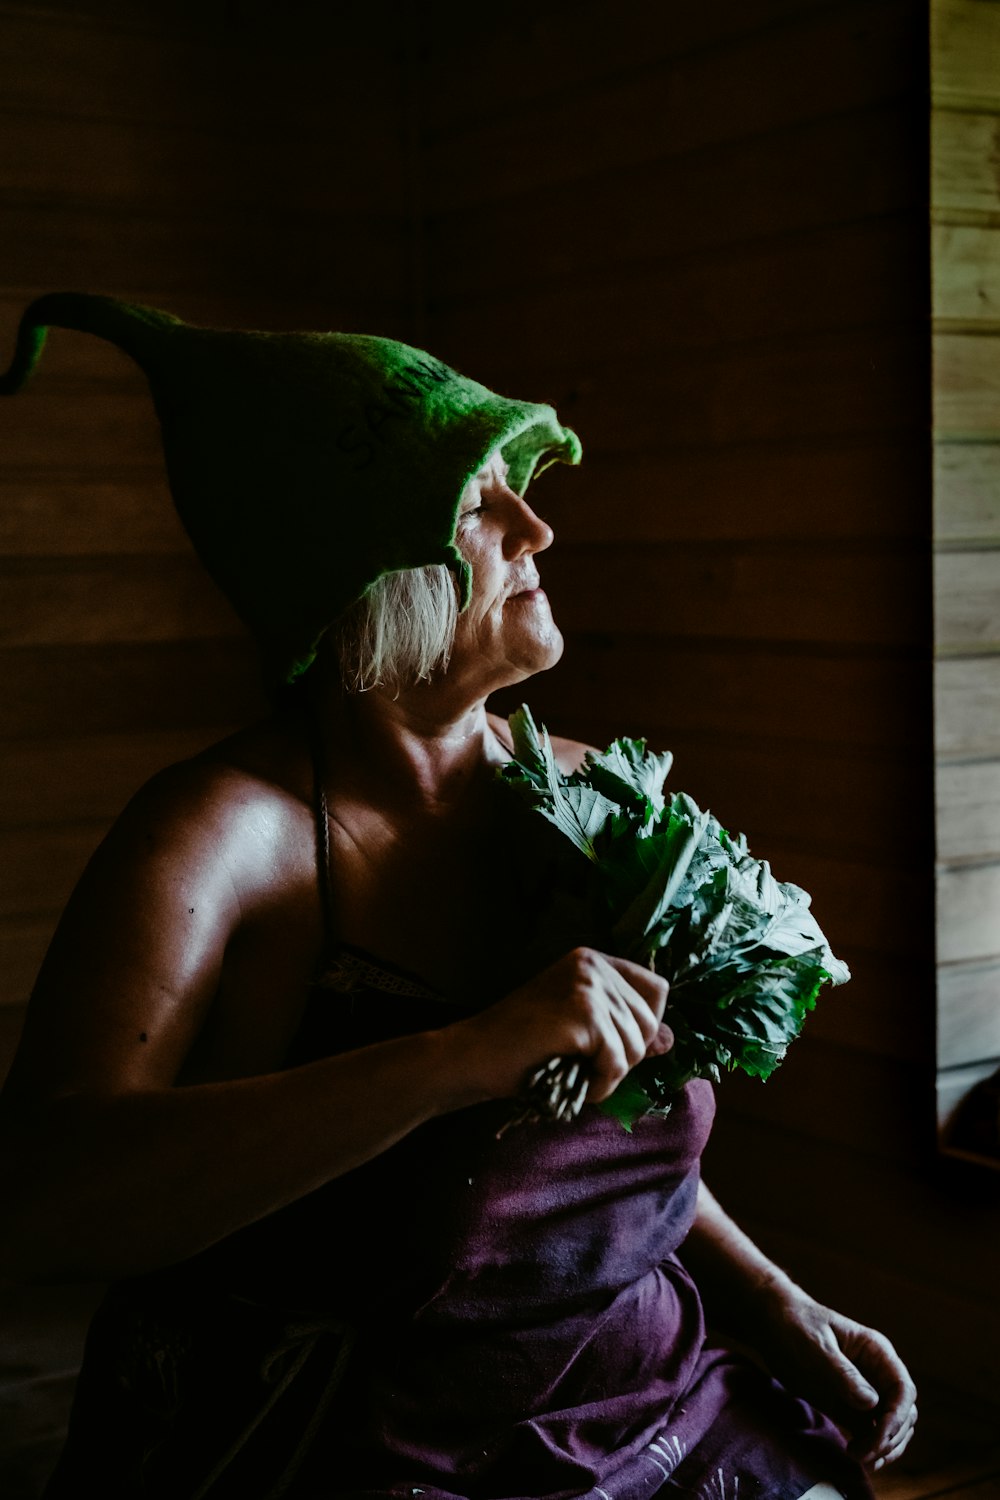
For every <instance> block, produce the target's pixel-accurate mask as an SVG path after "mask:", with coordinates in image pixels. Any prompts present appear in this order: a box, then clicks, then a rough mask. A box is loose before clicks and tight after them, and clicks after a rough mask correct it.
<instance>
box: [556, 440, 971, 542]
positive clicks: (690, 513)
mask: <svg viewBox="0 0 1000 1500" xmlns="http://www.w3.org/2000/svg"><path fill="white" fill-rule="evenodd" d="M928 447H929V444H928V442H926V441H919V442H914V441H913V439H912V437H907V438H901V439H893V438H891V437H888V438H884V439H880V440H872V439H862V440H860V441H859V440H853V441H852V440H851V439H829V440H820V441H816V442H810V441H809V440H808V439H794V440H791V441H788V442H785V443H744V444H736V443H730V444H727V445H726V446H725V447H720V446H718V445H711V444H709V445H706V446H704V447H702V448H695V447H691V448H687V449H684V450H683V451H681V450H678V449H677V448H672V449H671V450H670V451H669V452H667V451H665V450H662V449H657V448H654V449H652V450H650V451H648V452H647V451H646V450H644V449H641V448H639V449H637V450H634V451H632V452H628V453H615V454H602V453H594V452H592V451H591V449H590V447H589V445H588V447H587V449H586V452H585V455H584V462H583V463H582V465H581V466H580V468H579V469H573V470H569V469H565V468H563V467H562V466H555V467H553V468H552V469H550V470H548V471H547V472H546V473H545V475H544V476H543V477H542V479H541V480H540V481H539V482H537V483H536V484H535V485H534V486H533V487H532V489H531V491H530V499H531V503H532V505H533V506H534V507H535V508H536V509H537V510H539V511H540V512H541V514H542V515H543V516H545V518H546V520H548V521H549V522H550V524H551V525H552V526H553V527H554V528H555V534H556V548H555V550H554V551H553V552H552V554H551V556H552V557H553V558H555V557H557V556H558V552H559V549H560V548H561V547H562V545H563V543H564V542H587V543H615V542H618V541H620V539H621V535H622V532H623V530H626V529H627V532H628V535H629V537H630V538H631V540H632V541H633V542H637V543H638V542H652V543H670V542H675V541H704V542H707V541H729V542H736V541H742V542H756V541H760V540H780V541H787V540H789V539H790V538H794V537H797V536H805V535H808V537H809V539H810V542H811V545H812V546H814V547H818V546H822V545H825V544H826V543H827V542H828V541H842V540H847V539H850V540H853V541H855V542H856V541H859V540H863V539H865V538H876V537H881V538H885V537H891V538H893V539H900V540H902V541H904V542H906V541H909V542H924V543H926V536H927V509H926V505H925V504H924V503H923V497H924V495H925V492H926V488H927V462H928ZM944 451H947V450H944ZM952 451H954V450H952ZM963 451H964V450H963ZM991 480H992V475H991V474H990V473H984V474H982V475H980V474H979V473H978V472H976V473H972V472H967V471H966V470H964V469H963V470H962V472H961V474H958V473H956V474H955V475H954V477H953V478H952V479H951V481H950V482H952V483H953V484H954V485H955V487H956V488H958V487H959V486H961V488H962V492H963V493H964V494H966V495H967V499H966V501H965V515H966V520H965V523H964V524H965V525H966V526H967V527H970V528H971V527H972V526H978V527H981V528H982V527H985V526H986V524H987V518H988V517H990V516H992V515H993V513H994V511H995V513H996V515H997V518H998V525H997V534H998V537H1000V474H998V475H997V483H996V487H995V488H994V486H993V484H992V483H991ZM547 564H548V559H547V558H545V559H543V560H542V566H543V567H544V566H547Z"/></svg>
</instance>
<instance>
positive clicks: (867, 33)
mask: <svg viewBox="0 0 1000 1500" xmlns="http://www.w3.org/2000/svg"><path fill="white" fill-rule="evenodd" d="M848 17H849V19H848ZM921 45H922V36H921V27H920V23H919V18H918V17H917V16H915V13H914V9H913V6H912V5H909V4H907V3H906V0H890V3H886V0H878V3H875V4H871V3H869V4H854V5H847V6H836V7H833V8H825V9H823V10H819V11H816V12H814V13H810V14H808V15H805V16H796V17H793V18H789V20H788V21H787V22H786V23H785V24H783V25H778V26H774V27H769V28H767V29H766V30H762V31H760V32H757V33H752V34H750V35H749V36H746V35H744V36H737V37H735V38H733V39H732V40H730V41H729V42H728V44H727V45H725V46H720V47H718V48H713V49H710V50H706V51H705V52H701V53H697V54H693V55H689V56H685V57H684V58H682V59H680V60H679V61H677V62H676V63H671V62H669V61H668V62H667V63H665V64H664V65H663V66H661V67H655V66H654V67H650V66H649V65H648V64H646V65H645V66H641V65H640V66H639V67H635V66H634V65H633V66H632V67H631V68H630V69H629V70H628V73H627V74H626V75H625V76H624V77H620V78H614V79H612V80H608V81H605V80H602V79H596V80H594V82H593V83H592V84H591V85H590V86H589V87H587V88H586V89H581V90H579V91H578V92H568V91H567V92H563V91H562V90H559V89H554V90H552V91H551V93H549V94H548V95H547V96H546V97H543V98H539V99H538V100H537V101H536V102H535V103H534V104H533V105H532V107H530V108H525V109H521V110H509V109H507V110H504V111H503V112H501V113H499V114H496V115H494V116H493V117H492V118H490V119H487V120H485V121H483V122H482V123H480V122H478V121H471V120H470V119H469V118H468V117H467V116H466V115H465V113H464V112H462V113H461V114H459V115H455V116H452V117H451V118H450V119H449V120H447V121H446V122H444V123H443V124H442V125H441V126H439V127H437V128H434V127H431V128H430V129H429V130H428V132H427V136H426V140H427V146H428V149H429V151H430V152H431V155H432V168H433V170H432V171H431V172H430V173H429V174H428V181H427V198H426V201H427V207H428V210H429V212H430V213H431V214H436V213H437V212H439V211H441V210H445V211H449V212H450V211H454V209H455V208H456V206H460V207H463V208H468V207H472V206H477V207H478V206H481V205H486V204H493V203H497V202H500V201H503V200H506V199H507V198H509V197H511V196H512V195H514V194H522V193H525V192H528V193H535V194H537V193H545V192H547V190H548V189H549V188H550V187H552V186H553V185H558V186H559V187H560V188H562V187H565V185H566V184H567V183H571V182H580V181H581V180H583V179H586V178H589V177H590V176H592V175H597V174H599V173H602V172H608V171H613V172H619V171H620V170H621V169H622V168H623V167H630V166H635V165H637V164H639V163H649V162H654V161H657V160H659V159H660V158H662V156H663V155H664V154H665V153H669V154H670V155H673V156H694V155H695V154H696V153H698V152H700V151H704V150H705V149H706V148H708V147H711V146H714V145H716V144H718V143H719V142H720V141H725V140H730V139H733V138H739V139H747V138H750V137H758V136H765V135H770V134H772V133H773V132H775V131H778V130H781V129H784V128H787V127H788V126H790V125H795V126H798V125H801V124H803V123H804V122H806V121H811V120H816V119H818V118H821V117H823V116H825V115H830V114H837V115H841V114H845V113H854V112H856V111H858V110H861V109H864V108H867V107H869V106H870V105H872V104H873V103H877V102H880V101H882V100H884V99H887V98H893V97H894V96H896V95H898V94H900V93H903V92H905V91H907V90H908V89H910V88H911V87H912V85H913V78H914V64H915V57H916V51H917V49H918V47H920V46H921ZM597 122H599V126H597V128H595V126H596V125H597ZM542 139H543V140H544V142H545V149H544V150H539V149H538V143H539V141H540V140H542Z"/></svg>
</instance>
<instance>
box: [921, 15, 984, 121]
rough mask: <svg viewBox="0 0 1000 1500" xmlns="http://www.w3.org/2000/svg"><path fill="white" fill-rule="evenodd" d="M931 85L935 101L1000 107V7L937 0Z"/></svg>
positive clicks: (933, 32) (932, 30)
mask: <svg viewBox="0 0 1000 1500" xmlns="http://www.w3.org/2000/svg"><path fill="white" fill-rule="evenodd" d="M931 46H932V48H933V56H934V72H933V78H932V85H933V89H934V101H935V103H936V104H942V105H947V104H949V103H958V104H962V105H966V104H979V105H982V106H985V107H990V108H993V109H996V110H998V111H1000V76H998V74H997V66H996V62H997V58H998V57H1000V11H998V10H997V8H996V6H995V5H991V4H986V5H984V4H983V3H982V0H934V4H933V5H932V6H931Z"/></svg>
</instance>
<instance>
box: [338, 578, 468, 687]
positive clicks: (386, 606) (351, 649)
mask: <svg viewBox="0 0 1000 1500" xmlns="http://www.w3.org/2000/svg"><path fill="white" fill-rule="evenodd" d="M457 624H458V584H457V582H456V579H455V576H454V574H453V573H452V571H451V569H450V568H447V567H445V566H444V564H434V565H432V566H430V567H426V568H409V569H407V570H406V571H404V572H400V573H386V574H384V575H383V576H382V577H381V578H380V579H379V580H378V582H377V583H373V584H372V586H371V588H370V589H369V590H368V592H367V593H366V594H364V595H363V596H362V598H360V599H359V600H358V601H357V603H356V604H352V606H351V608H350V609H349V610H348V611H347V613H346V614H345V615H343V617H342V618H341V620H340V621H339V623H338V625H337V627H336V629H335V630H334V631H333V632H332V634H333V635H334V637H335V644H336V650H337V654H338V656H339V658H340V675H341V680H342V682H343V684H344V689H345V691H346V692H348V693H364V692H367V691H368V690H369V689H370V688H375V687H380V688H385V689H386V690H388V691H390V692H393V693H397V694H398V693H399V692H401V691H402V690H403V689H404V688H408V687H414V686H416V684H417V683H418V682H422V681H427V680H429V679H430V677H431V676H432V674H433V673H434V672H439V671H440V672H443V671H444V670H445V668H446V667H447V665H448V661H449V658H450V656H451V648H452V646H453V645H454V642H455V627H456V625H457Z"/></svg>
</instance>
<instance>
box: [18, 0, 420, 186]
mask: <svg viewBox="0 0 1000 1500" xmlns="http://www.w3.org/2000/svg"><path fill="white" fill-rule="evenodd" d="M176 9H177V7H176V6H160V7H158V10H159V17H158V18H157V17H155V16H154V14H153V12H152V9H151V8H150V7H149V6H144V7H136V6H134V5H133V6H132V7H131V14H130V15H129V17H128V21H129V29H128V30H123V29H121V27H116V28H112V27H109V26H108V25H107V24H102V22H101V20H100V19H99V18H97V17H93V16H88V15H87V14H86V11H85V9H84V7H82V6H80V5H76V6H72V7H70V8H68V9H67V11H66V12H65V13H64V14H61V15H60V14H58V13H54V12H53V10H52V8H51V7H50V6H46V7H45V8H42V7H40V6H37V5H33V6H23V7H17V6H10V5H5V6H4V7H2V8H0V34H2V37H3V46H2V47H0V99H2V100H3V106H4V109H5V111H6V112H8V113H14V112H16V111H24V112H26V113H32V114H41V113H45V114H48V115H63V116H76V117H83V118H85V119H112V120H117V121H119V122H121V123H122V124H126V123H127V124H128V125H130V126H131V125H134V124H163V125H167V126H171V125H175V124H177V123H178V122H184V121H190V120H191V119H192V118H194V119H195V121H196V122H197V124H198V125H199V126H214V127H215V128H216V129H225V128H228V129H229V130H233V129H234V124H235V122H243V121H245V122H246V123H247V125H248V126H250V127H251V128H252V127H255V126H261V125H263V124H265V123H266V124H268V125H269V126H270V127H271V128H272V129H275V130H276V131H277V133H278V134H279V135H283V136H286V137H287V136H289V135H294V134H296V133H300V132H303V131H305V130H307V129H308V130H316V131H325V132H326V133H327V134H328V135H329V136H333V135H340V136H341V137H343V132H344V131H345V129H348V130H349V129H350V127H351V124H352V122H353V125H354V128H355V130H358V128H359V125H360V122H362V121H363V122H364V129H365V132H366V140H367V145H368V148H369V150H371V151H372V152H373V153H374V152H376V151H377V152H378V153H379V154H381V153H383V152H385V154H386V156H387V158H389V159H391V155H392V151H393V147H395V150H396V153H397V154H398V151H399V137H398V132H397V130H396V122H395V120H394V119H393V115H392V112H391V111H386V112H385V113H384V114H383V113H381V112H379V113H376V112H375V111H373V110H371V109H370V108H367V107H366V106H368V105H369V104H370V101H371V78H372V76H373V73H374V72H376V71H377V72H378V73H379V74H380V75H381V76H382V78H383V79H384V80H385V86H386V90H387V91H388V90H390V89H394V90H397V91H398V88H399V77H398V57H397V55H396V54H395V53H394V52H393V51H392V50H390V49H387V48H385V47H378V48H377V49H369V48H366V47H361V46H358V45H357V44H353V45H352V44H350V43H347V42H344V41H341V42H340V43H339V44H334V45H331V44H330V43H331V39H323V44H322V45H319V46H317V45H311V44H310V42H309V40H308V39H307V36H306V35H305V34H304V32H303V30H302V23H303V22H304V21H306V17H305V14H304V12H303V11H301V10H300V12H299V15H298V16H297V17H296V21H297V23H298V24H297V26H296V28H295V31H298V33H299V37H300V45H299V46H297V47H294V48H292V47H289V46H288V45H287V44H286V45H277V46H276V45H275V41H276V40H279V41H280V39H276V38H275V36H274V32H273V30H272V32H271V36H270V38H269V41H270V45H266V44H265V45H264V46H261V45H255V44H254V40H253V38H247V36H246V34H245V32H244V33H243V34H242V35H241V34H240V33H239V32H238V31H237V30H236V28H234V27H230V28H228V30H227V32H226V33H222V32H221V30H213V29H212V28H211V27H206V26H205V25H204V23H203V18H201V17H199V18H198V20H199V21H201V22H202V24H198V25H197V26H196V28H195V27H191V26H188V28H186V34H185V30H181V31H179V32H177V31H175V32H174V34H170V33H169V32H167V31H165V29H164V27H163V25H162V22H163V21H166V20H168V17H169V12H170V11H171V10H176ZM312 10H313V16H314V17H316V16H317V10H316V7H313V8H312ZM157 19H159V21H160V22H161V24H160V25H156V20H157ZM191 19H192V20H194V19H195V18H194V17H192V18H191ZM137 22H138V23H139V24H138V26H137V25H136V23H137ZM306 24H308V22H306ZM287 30H288V32H289V33H292V32H293V28H291V27H289V28H287ZM334 69H335V70H336V79H337V86H336V88H331V87H330V76H331V71H332V70H334ZM357 143H358V142H357V140H355V142H354V144H357Z"/></svg>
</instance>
